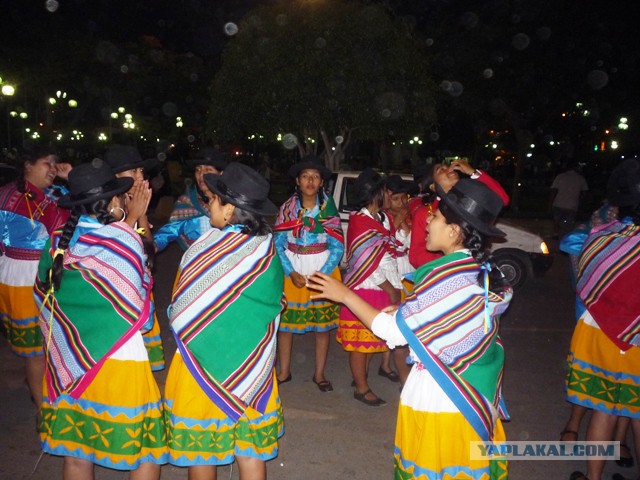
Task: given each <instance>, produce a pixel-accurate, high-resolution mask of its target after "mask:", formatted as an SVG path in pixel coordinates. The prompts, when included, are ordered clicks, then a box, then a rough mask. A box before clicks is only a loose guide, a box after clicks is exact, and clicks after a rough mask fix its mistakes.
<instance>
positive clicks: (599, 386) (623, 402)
mask: <svg viewBox="0 0 640 480" xmlns="http://www.w3.org/2000/svg"><path fill="white" fill-rule="evenodd" d="M567 360H568V364H569V371H568V373H567V400H568V401H570V402H572V403H575V404H578V405H582V406H584V407H587V408H593V409H596V410H599V411H601V412H604V413H609V414H611V415H617V416H625V417H631V418H640V348H638V347H631V348H630V349H629V350H626V351H622V350H620V349H619V348H618V347H617V346H616V345H615V344H614V343H613V342H612V341H611V340H609V338H608V337H607V336H606V335H605V334H604V333H603V332H602V330H600V328H599V327H598V324H597V323H596V322H595V321H594V320H593V317H591V314H589V312H588V311H585V312H584V314H583V315H582V317H581V318H580V320H578V323H577V324H576V328H575V330H574V332H573V337H572V338H571V350H570V353H569V357H568V359H567Z"/></svg>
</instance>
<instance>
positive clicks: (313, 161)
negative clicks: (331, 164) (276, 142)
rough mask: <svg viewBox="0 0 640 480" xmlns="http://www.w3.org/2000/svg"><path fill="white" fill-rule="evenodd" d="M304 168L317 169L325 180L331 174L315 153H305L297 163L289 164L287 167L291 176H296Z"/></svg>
mask: <svg viewBox="0 0 640 480" xmlns="http://www.w3.org/2000/svg"><path fill="white" fill-rule="evenodd" d="M305 169H314V170H318V172H320V175H321V176H322V178H323V179H325V180H327V179H328V178H329V177H330V176H331V170H329V169H328V168H327V167H326V166H325V165H324V162H323V161H322V160H321V159H320V157H318V156H316V155H307V156H306V157H302V158H301V159H300V161H299V162H298V163H294V164H293V165H291V168H289V176H290V177H291V178H297V176H298V175H300V172H301V171H302V170H305Z"/></svg>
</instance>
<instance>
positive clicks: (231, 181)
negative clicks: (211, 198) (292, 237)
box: [203, 162, 278, 215]
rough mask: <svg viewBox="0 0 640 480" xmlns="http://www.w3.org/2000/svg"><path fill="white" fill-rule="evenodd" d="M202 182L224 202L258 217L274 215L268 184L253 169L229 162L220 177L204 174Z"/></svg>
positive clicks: (276, 211)
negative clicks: (268, 196)
mask: <svg viewBox="0 0 640 480" xmlns="http://www.w3.org/2000/svg"><path fill="white" fill-rule="evenodd" d="M203 178H204V181H205V183H206V184H207V186H208V187H209V188H210V189H211V191H212V192H213V193H215V194H216V195H218V196H219V197H220V198H222V199H223V200H224V201H225V202H228V203H230V204H232V205H235V206H236V207H238V208H241V209H242V210H247V211H248V212H253V213H257V214H258V215H275V214H276V213H278V207H276V206H275V205H274V204H273V203H272V202H271V200H269V198H267V195H268V194H269V182H267V180H266V179H265V178H264V177H263V176H262V175H260V174H259V173H258V172H256V171H255V170H254V169H253V168H251V167H248V166H247V165H245V164H243V163H237V162H231V163H230V164H229V165H227V168H225V169H224V172H222V173H221V174H220V175H216V174H213V173H206V174H205V175H204V177H203Z"/></svg>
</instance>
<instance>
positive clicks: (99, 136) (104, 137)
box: [98, 132, 108, 142]
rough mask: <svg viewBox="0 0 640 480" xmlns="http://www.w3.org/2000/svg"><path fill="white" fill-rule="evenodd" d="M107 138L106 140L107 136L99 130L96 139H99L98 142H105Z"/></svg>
mask: <svg viewBox="0 0 640 480" xmlns="http://www.w3.org/2000/svg"><path fill="white" fill-rule="evenodd" d="M107 140H108V138H107V136H106V135H105V134H104V133H103V132H100V133H99V134H98V141H100V142H106V141H107Z"/></svg>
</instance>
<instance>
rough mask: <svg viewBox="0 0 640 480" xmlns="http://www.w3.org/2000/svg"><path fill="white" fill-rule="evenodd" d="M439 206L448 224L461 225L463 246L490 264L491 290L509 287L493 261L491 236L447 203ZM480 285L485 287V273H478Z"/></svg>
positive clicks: (477, 258)
mask: <svg viewBox="0 0 640 480" xmlns="http://www.w3.org/2000/svg"><path fill="white" fill-rule="evenodd" d="M438 208H439V209H440V212H441V213H442V215H443V216H444V218H445V220H446V222H447V223H448V224H452V223H454V224H456V225H458V226H459V227H460V230H461V232H462V236H463V242H462V246H463V247H464V248H467V249H469V252H470V253H471V256H472V257H473V258H474V260H475V261H476V262H478V263H479V264H480V265H490V266H491V268H490V270H489V283H490V285H491V291H493V292H500V291H501V290H504V289H505V288H506V287H508V286H509V285H508V283H507V282H506V280H505V278H504V275H503V274H502V272H501V271H500V269H499V268H498V267H497V266H496V265H495V264H494V263H493V262H492V261H491V254H490V252H489V247H490V246H491V242H490V239H489V237H487V236H486V235H484V234H482V233H480V232H479V231H478V230H477V229H476V228H475V227H473V226H472V225H471V224H469V223H467V222H466V221H465V220H463V219H462V218H461V217H460V216H459V215H458V214H456V213H455V212H454V211H453V210H451V209H450V208H449V207H448V206H447V204H445V203H444V202H440V204H439V206H438ZM478 285H480V286H481V287H484V273H483V272H481V273H480V274H479V275H478Z"/></svg>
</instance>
